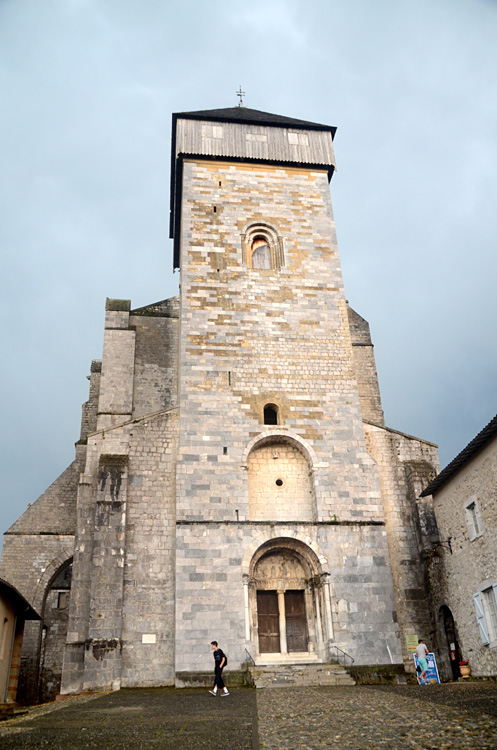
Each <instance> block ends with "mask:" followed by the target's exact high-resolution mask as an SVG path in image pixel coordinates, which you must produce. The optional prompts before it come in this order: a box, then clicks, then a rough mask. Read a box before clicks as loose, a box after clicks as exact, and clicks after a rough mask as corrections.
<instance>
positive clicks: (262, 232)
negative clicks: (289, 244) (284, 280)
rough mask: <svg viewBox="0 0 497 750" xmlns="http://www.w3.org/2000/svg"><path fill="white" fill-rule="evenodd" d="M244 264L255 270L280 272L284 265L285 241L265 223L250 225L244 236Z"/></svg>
mask: <svg viewBox="0 0 497 750" xmlns="http://www.w3.org/2000/svg"><path fill="white" fill-rule="evenodd" d="M242 258H243V262H244V263H245V264H246V265H247V266H248V267H249V268H253V269H255V270H271V269H275V270H278V269H280V268H281V267H282V266H283V265H284V256H283V239H282V237H281V236H280V234H279V233H278V231H277V229H276V228H275V227H273V226H272V225H271V224H268V223H267V222H264V221H257V222H253V223H251V224H248V225H247V226H246V227H245V229H244V232H243V234H242Z"/></svg>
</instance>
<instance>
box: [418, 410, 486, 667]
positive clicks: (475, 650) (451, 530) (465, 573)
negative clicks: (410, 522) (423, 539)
mask: <svg viewBox="0 0 497 750" xmlns="http://www.w3.org/2000/svg"><path fill="white" fill-rule="evenodd" d="M421 494H422V497H428V498H430V501H432V502H433V507H434V511H435V516H436V520H437V524H438V529H439V533H440V543H439V544H438V545H435V546H434V547H433V548H432V550H431V551H430V554H429V556H428V561H429V572H430V582H431V595H432V601H433V609H434V614H435V618H436V625H437V642H438V650H439V656H440V658H439V661H440V668H441V671H442V675H443V677H445V678H447V679H449V678H451V677H456V678H457V677H458V675H459V661H460V660H461V659H464V660H469V664H470V667H471V672H472V675H473V676H477V677H483V676H494V677H495V676H496V675H497V416H496V417H494V418H493V419H492V420H491V422H489V423H488V425H487V426H486V427H485V428H484V429H483V430H482V431H481V432H480V433H479V434H478V435H477V436H476V437H475V438H474V439H473V440H472V441H471V442H470V443H469V444H468V445H467V446H466V447H465V448H464V450H462V451H461V453H459V455H458V456H456V458H455V459H454V460H453V461H451V463H450V464H449V465H448V466H446V468H445V469H444V470H443V471H442V472H441V473H440V474H439V475H438V477H436V479H435V480H434V481H433V482H432V483H431V484H430V485H429V486H428V487H427V488H426V489H425V490H424V491H423V492H422V493H421ZM430 496H432V498H431V497H430Z"/></svg>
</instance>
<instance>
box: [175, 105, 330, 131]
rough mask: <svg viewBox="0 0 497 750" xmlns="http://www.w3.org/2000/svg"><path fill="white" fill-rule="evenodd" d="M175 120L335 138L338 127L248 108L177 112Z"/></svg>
mask: <svg viewBox="0 0 497 750" xmlns="http://www.w3.org/2000/svg"><path fill="white" fill-rule="evenodd" d="M173 118H175V119H176V118H183V119H186V120H213V121H214V122H245V123H247V124H250V125H268V126H270V127H277V128H297V129H302V130H329V131H330V132H331V135H332V137H334V136H335V133H336V127H333V126H331V125H321V124H320V123H317V122H307V120H298V119H296V118H294V117H285V116H284V115H274V114H272V113H271V112H262V111H261V110H259V109H249V108H248V107H227V108H226V109H201V110H199V111H198V112H176V113H175V114H174V115H173Z"/></svg>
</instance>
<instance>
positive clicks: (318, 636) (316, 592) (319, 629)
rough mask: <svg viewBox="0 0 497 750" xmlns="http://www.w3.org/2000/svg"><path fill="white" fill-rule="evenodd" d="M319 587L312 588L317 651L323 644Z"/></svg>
mask: <svg viewBox="0 0 497 750" xmlns="http://www.w3.org/2000/svg"><path fill="white" fill-rule="evenodd" d="M319 591H320V590H319V589H318V588H314V602H315V607H316V640H317V646H318V651H321V648H322V646H323V622H322V620H321V604H320V603H319Z"/></svg>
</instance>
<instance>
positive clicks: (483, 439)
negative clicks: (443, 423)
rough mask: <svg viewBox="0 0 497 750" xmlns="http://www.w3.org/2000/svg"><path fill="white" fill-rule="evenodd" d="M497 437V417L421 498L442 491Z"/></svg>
mask: <svg viewBox="0 0 497 750" xmlns="http://www.w3.org/2000/svg"><path fill="white" fill-rule="evenodd" d="M496 436H497V415H496V416H495V417H494V418H493V419H492V420H491V421H490V422H489V423H488V424H487V426H486V427H484V428H483V430H482V431H481V432H479V433H478V435H477V436H476V437H475V438H473V440H472V441H471V442H470V443H468V444H467V446H466V447H465V448H464V449H463V450H462V451H461V452H460V453H459V454H458V455H457V456H456V457H455V458H454V459H453V460H452V461H451V462H450V464H448V465H447V466H446V467H445V469H443V471H441V472H440V474H439V475H438V476H437V477H435V479H434V480H433V482H431V483H430V484H429V485H428V487H427V488H426V489H425V490H423V492H422V493H421V497H426V496H427V495H433V493H434V492H437V491H438V490H440V489H441V488H442V487H443V486H444V484H446V483H447V482H448V481H449V479H452V477H453V476H454V475H455V474H457V472H458V471H460V470H461V469H462V468H463V466H465V465H466V464H467V463H468V462H469V461H470V460H471V459H472V458H473V457H474V456H476V454H477V453H479V452H480V451H481V450H483V448H485V446H486V445H487V444H488V443H489V442H490V441H491V440H492V439H493V438H494V437H496Z"/></svg>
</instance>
